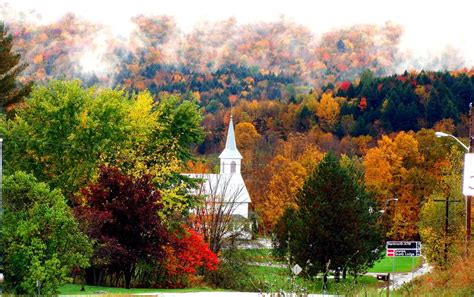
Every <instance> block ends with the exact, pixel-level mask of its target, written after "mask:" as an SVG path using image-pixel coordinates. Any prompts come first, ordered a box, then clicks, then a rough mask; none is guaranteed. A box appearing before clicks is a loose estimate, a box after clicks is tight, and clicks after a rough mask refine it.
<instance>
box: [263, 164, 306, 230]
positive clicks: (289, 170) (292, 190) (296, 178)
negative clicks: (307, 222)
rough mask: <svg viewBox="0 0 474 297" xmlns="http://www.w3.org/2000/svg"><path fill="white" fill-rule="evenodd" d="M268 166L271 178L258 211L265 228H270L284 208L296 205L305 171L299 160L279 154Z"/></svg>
mask: <svg viewBox="0 0 474 297" xmlns="http://www.w3.org/2000/svg"><path fill="white" fill-rule="evenodd" d="M269 167H270V172H271V174H272V178H271V180H270V183H269V184H268V188H267V195H266V196H265V198H264V201H263V203H262V204H261V205H259V206H258V212H259V213H260V214H261V215H262V219H263V222H264V224H265V226H266V228H267V229H268V230H271V229H272V228H273V226H274V225H275V223H276V222H277V221H278V219H279V218H280V216H281V215H282V214H283V212H284V211H285V209H287V208H289V207H291V208H296V207H297V202H296V199H295V198H296V194H297V193H298V191H299V190H300V189H301V187H302V186H303V183H304V180H305V178H306V175H307V173H306V169H305V168H304V167H303V166H302V165H301V164H300V163H299V162H297V161H291V160H289V159H287V158H285V157H283V156H280V155H277V156H276V157H275V158H274V159H273V160H272V161H271V163H270V164H269Z"/></svg>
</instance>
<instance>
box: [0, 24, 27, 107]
mask: <svg viewBox="0 0 474 297" xmlns="http://www.w3.org/2000/svg"><path fill="white" fill-rule="evenodd" d="M7 31H8V30H7V28H6V26H5V24H4V23H3V22H0V111H3V110H4V109H7V110H8V109H9V107H10V106H11V105H13V104H15V103H17V102H18V101H20V100H21V99H22V98H23V97H24V96H26V95H28V93H29V92H30V90H31V83H30V84H26V85H21V84H20V83H19V82H18V81H17V76H18V74H19V73H20V72H21V71H23V70H24V69H25V68H26V64H23V63H20V58H21V57H20V54H17V53H15V52H13V51H12V46H13V38H12V35H11V34H9V33H7Z"/></svg>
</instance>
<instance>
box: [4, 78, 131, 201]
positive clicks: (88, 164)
mask: <svg viewBox="0 0 474 297" xmlns="http://www.w3.org/2000/svg"><path fill="white" fill-rule="evenodd" d="M127 104H128V103H127V100H126V97H125V93H124V92H122V91H115V90H107V89H104V90H95V89H92V88H90V89H85V88H83V87H82V86H81V83H80V82H79V81H71V82H66V81H51V82H50V83H49V84H48V85H47V86H38V87H36V88H35V89H34V90H33V92H32V93H31V96H30V97H29V98H28V100H27V101H26V102H25V106H23V107H21V108H18V109H17V117H16V118H15V119H13V120H10V121H9V122H8V124H7V131H6V133H5V134H6V135H5V138H6V140H7V141H6V142H5V161H6V166H5V169H6V170H7V171H8V172H14V171H16V170H23V171H26V172H31V173H33V175H34V176H35V177H37V178H38V179H39V180H40V181H44V182H47V183H48V184H50V185H51V186H52V187H53V188H61V189H62V190H63V191H64V193H65V194H67V196H68V197H69V198H70V197H72V194H73V193H75V192H76V191H77V190H78V189H79V188H80V187H81V186H82V185H84V184H85V183H87V182H88V181H89V180H90V179H91V178H92V177H93V176H94V174H95V172H96V169H97V167H98V163H99V162H101V160H102V159H104V158H105V156H108V155H111V154H113V153H115V152H116V150H117V147H118V146H119V145H120V144H121V143H124V141H125V140H126V139H127V136H128V134H129V133H130V132H131V131H130V127H129V126H127V125H126V123H125V121H124V119H125V116H126V115H127Z"/></svg>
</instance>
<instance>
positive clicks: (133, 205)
mask: <svg viewBox="0 0 474 297" xmlns="http://www.w3.org/2000/svg"><path fill="white" fill-rule="evenodd" d="M81 193H82V197H81V198H82V205H80V206H78V207H76V208H75V213H76V216H77V217H78V219H79V221H80V222H81V223H82V227H83V228H84V229H85V231H86V232H87V234H88V235H89V236H90V237H91V238H93V239H94V240H95V241H96V246H95V253H94V257H93V260H92V266H93V267H92V270H91V271H89V274H88V276H87V277H86V278H87V281H88V283H91V282H92V283H96V284H97V283H100V282H101V281H100V279H101V277H99V279H97V275H101V276H102V277H104V276H105V277H107V276H108V277H109V279H111V278H113V277H115V284H119V278H121V276H122V275H123V277H124V281H125V286H126V287H127V288H130V283H131V281H132V277H133V275H134V274H135V270H136V268H137V264H138V263H139V262H142V261H143V262H147V263H161V262H162V260H163V258H164V257H165V251H164V249H163V246H164V245H166V244H167V243H169V235H168V232H167V230H166V229H165V227H164V226H163V225H162V223H161V221H160V219H159V217H158V215H157V212H158V210H159V209H161V208H162V202H161V195H160V192H159V191H157V190H155V188H154V186H153V184H152V183H151V176H147V175H145V176H142V177H140V178H132V177H130V176H127V175H124V174H122V173H121V172H120V171H119V170H118V169H117V168H113V167H102V168H101V169H100V176H99V179H98V181H97V182H96V183H93V184H90V185H89V186H88V187H86V188H84V189H82V190H81ZM93 275H95V276H96V277H93ZM111 283H113V281H111Z"/></svg>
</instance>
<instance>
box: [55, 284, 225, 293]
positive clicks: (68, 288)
mask: <svg viewBox="0 0 474 297" xmlns="http://www.w3.org/2000/svg"><path fill="white" fill-rule="evenodd" d="M84 288H85V291H81V285H73V284H68V285H64V286H62V287H61V288H60V290H59V295H94V294H97V292H101V293H107V294H136V293H151V292H169V293H173V292H182V293H183V292H204V291H219V290H215V289H211V288H207V287H197V288H189V289H134V288H132V289H124V288H111V287H96V286H87V285H85V286H84ZM221 291H223V290H221Z"/></svg>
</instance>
